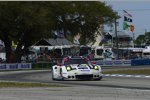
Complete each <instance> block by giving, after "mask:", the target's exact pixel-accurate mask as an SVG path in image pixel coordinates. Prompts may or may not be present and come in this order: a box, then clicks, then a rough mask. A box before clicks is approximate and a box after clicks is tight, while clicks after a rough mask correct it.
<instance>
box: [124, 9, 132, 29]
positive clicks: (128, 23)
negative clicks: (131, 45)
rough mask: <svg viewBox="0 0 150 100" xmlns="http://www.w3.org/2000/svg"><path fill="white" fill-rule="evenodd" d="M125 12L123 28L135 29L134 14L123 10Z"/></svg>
mask: <svg viewBox="0 0 150 100" xmlns="http://www.w3.org/2000/svg"><path fill="white" fill-rule="evenodd" d="M123 13H124V22H123V30H129V31H131V32H133V31H134V25H133V23H132V22H133V20H132V15H131V14H129V13H128V12H127V11H125V10H123Z"/></svg>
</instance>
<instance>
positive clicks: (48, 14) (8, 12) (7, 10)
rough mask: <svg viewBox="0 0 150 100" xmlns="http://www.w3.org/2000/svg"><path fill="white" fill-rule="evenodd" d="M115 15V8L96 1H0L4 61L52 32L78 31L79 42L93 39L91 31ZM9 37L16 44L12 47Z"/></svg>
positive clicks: (15, 59)
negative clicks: (4, 52) (4, 50)
mask: <svg viewBox="0 0 150 100" xmlns="http://www.w3.org/2000/svg"><path fill="white" fill-rule="evenodd" d="M115 18H117V14H116V12H114V11H113V10H112V9H111V7H109V6H107V5H106V4H105V3H102V2H98V1H90V2H89V1H88V2H87V1H80V2H76V1H74V2H71V1H67V2H64V1H63V2H56V1H51V2H31V1H30V2H27V1H26V2H23V1H16V2H0V21H1V23H0V39H1V40H2V41H3V42H4V45H5V49H6V61H7V62H21V56H22V55H23V53H24V52H25V51H26V50H27V49H28V48H29V47H30V46H31V45H33V44H34V43H35V42H37V41H38V40H40V39H42V38H49V37H52V34H53V33H54V32H57V33H60V32H63V33H64V37H66V38H68V37H71V38H73V37H74V36H75V35H76V34H78V33H79V34H80V35H81V39H80V42H81V44H86V43H88V42H90V41H93V40H94V39H95V32H96V31H97V30H98V29H99V28H100V27H101V25H103V24H105V23H111V22H112V21H114V19H115ZM12 41H13V42H14V43H15V44H17V47H16V48H15V50H14V49H13V48H12Z"/></svg>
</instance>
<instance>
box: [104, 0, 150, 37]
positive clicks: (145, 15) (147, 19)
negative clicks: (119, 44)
mask: <svg viewBox="0 0 150 100" xmlns="http://www.w3.org/2000/svg"><path fill="white" fill-rule="evenodd" d="M101 1H105V2H106V3H107V4H108V5H111V6H112V8H113V10H115V11H117V12H118V15H120V16H121V17H122V18H120V19H119V20H118V21H119V26H118V30H120V31H121V30H123V10H126V11H127V12H128V13H130V14H131V15H132V19H133V24H134V26H135V31H134V33H135V36H136V37H137V36H138V35H139V34H144V33H145V31H147V32H150V0H101Z"/></svg>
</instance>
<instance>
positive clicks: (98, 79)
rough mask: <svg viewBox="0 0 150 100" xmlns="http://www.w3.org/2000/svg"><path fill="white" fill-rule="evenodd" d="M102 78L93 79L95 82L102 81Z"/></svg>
mask: <svg viewBox="0 0 150 100" xmlns="http://www.w3.org/2000/svg"><path fill="white" fill-rule="evenodd" d="M102 78H103V77H102V76H101V77H99V78H97V79H94V80H95V81H100V80H102Z"/></svg>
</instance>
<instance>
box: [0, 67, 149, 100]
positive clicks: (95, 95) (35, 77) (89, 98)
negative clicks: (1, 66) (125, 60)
mask: <svg viewBox="0 0 150 100" xmlns="http://www.w3.org/2000/svg"><path fill="white" fill-rule="evenodd" d="M139 68H141V67H139ZM143 68H149V66H145V67H143ZM113 69H115V67H114V68H113ZM116 69H120V68H118V67H116ZM121 69H122V68H121ZM124 69H127V67H124ZM132 69H134V68H132ZM103 70H111V68H109V67H107V68H106V67H105V68H103ZM0 80H1V81H19V82H40V83H49V84H64V85H67V86H71V87H61V88H1V89H0V100H150V78H143V77H123V76H121V77H116V76H105V75H104V78H103V79H102V80H101V81H53V80H52V79H51V71H50V70H28V71H8V72H0Z"/></svg>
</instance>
